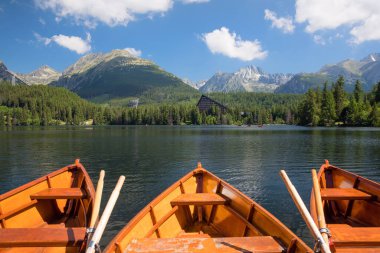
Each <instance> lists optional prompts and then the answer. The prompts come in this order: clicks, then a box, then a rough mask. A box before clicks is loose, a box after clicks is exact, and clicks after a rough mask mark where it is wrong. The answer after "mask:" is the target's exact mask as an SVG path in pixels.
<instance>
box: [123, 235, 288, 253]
mask: <svg viewBox="0 0 380 253" xmlns="http://www.w3.org/2000/svg"><path fill="white" fill-rule="evenodd" d="M283 250H284V249H283V248H282V247H281V246H280V244H278V243H277V242H276V241H275V240H274V239H273V237H271V236H255V237H224V238H163V239H156V238H142V239H134V240H132V241H131V242H130V243H129V245H128V247H127V249H126V251H125V252H139V253H143V252H156V253H164V252H165V253H170V252H182V253H186V252H205V253H206V252H224V253H230V252H231V253H232V252H240V253H241V252H267V253H281V252H283Z"/></svg>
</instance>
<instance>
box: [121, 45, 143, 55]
mask: <svg viewBox="0 0 380 253" xmlns="http://www.w3.org/2000/svg"><path fill="white" fill-rule="evenodd" d="M124 50H126V51H128V52H129V53H130V54H131V55H133V56H136V57H140V56H141V54H142V52H141V50H138V49H135V48H133V47H127V48H124Z"/></svg>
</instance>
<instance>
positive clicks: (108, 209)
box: [86, 176, 125, 253]
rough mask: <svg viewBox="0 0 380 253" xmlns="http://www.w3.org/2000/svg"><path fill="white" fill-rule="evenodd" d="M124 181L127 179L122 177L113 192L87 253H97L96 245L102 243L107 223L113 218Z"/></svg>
mask: <svg viewBox="0 0 380 253" xmlns="http://www.w3.org/2000/svg"><path fill="white" fill-rule="evenodd" d="M124 180H125V177H124V176H120V178H119V181H118V182H117V184H116V187H115V189H114V190H113V192H112V194H111V196H110V198H109V200H108V202H107V205H106V208H105V209H104V211H103V214H102V217H101V218H100V220H99V223H98V226H97V227H96V230H95V233H94V235H93V236H92V239H91V241H90V243H89V245H88V248H87V250H86V253H94V252H95V245H96V244H98V243H99V241H100V238H102V235H103V232H104V229H105V227H106V225H107V222H108V220H109V218H110V216H111V213H112V210H113V208H114V207H115V204H116V200H117V198H118V197H119V194H120V189H121V187H122V186H123V184H124Z"/></svg>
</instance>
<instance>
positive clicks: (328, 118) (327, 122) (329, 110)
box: [321, 82, 336, 126]
mask: <svg viewBox="0 0 380 253" xmlns="http://www.w3.org/2000/svg"><path fill="white" fill-rule="evenodd" d="M321 106H322V108H321V123H322V125H324V126H331V125H333V124H334V122H335V119H336V110H335V101H334V96H333V94H332V92H331V91H329V90H328V89H327V82H325V84H324V87H323V91H322V105H321Z"/></svg>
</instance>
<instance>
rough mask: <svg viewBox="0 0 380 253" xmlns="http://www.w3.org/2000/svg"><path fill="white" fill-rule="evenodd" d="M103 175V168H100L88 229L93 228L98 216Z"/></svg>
mask: <svg viewBox="0 0 380 253" xmlns="http://www.w3.org/2000/svg"><path fill="white" fill-rule="evenodd" d="M104 175H105V172H104V170H101V171H100V174H99V180H98V184H97V185H96V193H95V200H94V205H93V209H92V214H91V221H90V226H89V228H90V229H93V228H94V227H95V223H96V221H97V219H98V216H99V209H100V203H101V202H102V192H103V184H104Z"/></svg>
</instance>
